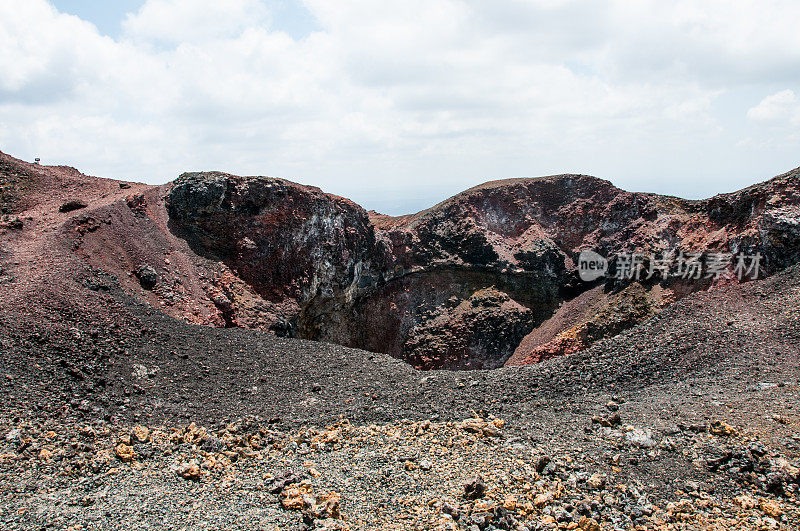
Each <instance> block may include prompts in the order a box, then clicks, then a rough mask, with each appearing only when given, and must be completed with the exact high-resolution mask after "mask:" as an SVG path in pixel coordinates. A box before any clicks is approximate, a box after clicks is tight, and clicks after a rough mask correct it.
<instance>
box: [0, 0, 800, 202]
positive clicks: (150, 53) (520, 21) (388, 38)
mask: <svg viewBox="0 0 800 531" xmlns="http://www.w3.org/2000/svg"><path fill="white" fill-rule="evenodd" d="M270 1H273V0H269V1H268V0H264V1H257V0H234V1H231V2H211V1H207V0H206V1H200V0H193V1H189V0H148V1H147V2H146V3H145V4H144V5H143V6H142V8H141V9H140V10H139V11H138V12H137V13H132V14H130V15H128V17H127V18H126V19H125V20H124V22H123V34H122V36H121V37H120V38H119V39H118V40H113V39H111V38H108V37H103V36H101V35H99V34H98V33H97V30H96V29H95V28H94V26H92V25H91V24H89V23H87V22H84V21H81V20H80V19H78V18H76V17H73V16H68V15H64V14H60V13H58V12H57V11H56V10H55V9H53V8H52V7H51V6H50V5H49V4H48V3H46V2H45V1H44V0H29V1H27V2H25V3H22V4H18V5H14V6H12V5H10V4H11V3H10V2H6V3H0V71H2V72H3V75H2V76H0V149H2V150H3V151H7V152H10V153H12V154H16V155H18V156H23V157H27V158H32V157H33V156H42V157H43V159H44V160H45V161H48V160H50V161H58V162H66V163H71V164H74V165H76V166H79V167H81V168H82V169H86V170H88V171H90V172H94V173H96V174H101V175H106V176H111V177H114V176H116V177H120V178H123V177H124V178H138V179H145V180H148V181H150V182H163V181H165V180H167V179H171V178H174V177H175V176H176V175H177V174H178V173H179V172H180V171H184V170H188V169H212V168H213V169H224V170H229V171H233V172H239V173H267V174H271V175H279V176H283V177H287V178H293V179H296V180H300V181H303V182H308V183H311V184H317V185H320V186H322V187H323V188H325V189H327V190H330V191H333V192H336V193H340V194H344V195H351V196H353V198H354V199H356V200H359V201H362V202H365V203H367V206H376V207H378V208H381V207H382V205H386V206H387V207H391V203H390V201H389V200H387V199H386V197H385V196H386V193H385V192H380V191H379V190H380V188H381V187H383V188H384V189H393V190H397V191H398V194H400V195H403V196H404V197H409V196H410V195H413V194H415V193H416V194H417V195H418V196H419V200H418V201H417V203H416V206H417V207H419V208H421V207H424V206H427V205H429V204H431V203H432V202H435V201H436V200H438V199H441V196H440V194H442V193H443V190H447V191H450V192H456V191H458V190H459V189H462V188H465V187H467V186H469V185H472V184H475V183H477V182H480V181H482V180H486V179H489V178H497V177H510V176H518V175H530V174H544V173H552V172H564V171H582V172H588V173H594V174H599V175H601V176H603V177H607V178H612V179H613V180H614V181H615V182H617V183H618V184H620V185H622V186H626V187H629V188H635V189H648V190H652V191H662V192H669V193H674V194H679V195H690V196H692V195H693V196H697V195H705V194H708V193H711V192H714V191H723V190H728V189H730V188H731V187H732V186H735V185H737V184H745V183H746V182H747V181H752V180H753V179H755V178H756V177H767V176H769V175H770V174H771V173H778V172H779V171H781V170H783V169H786V167H788V166H790V165H796V163H797V161H796V160H795V158H796V153H797V149H796V148H797V147H800V146H798V145H797V140H796V135H795V136H794V137H787V136H785V135H784V138H795V140H793V141H792V142H794V143H793V144H791V143H790V144H788V145H786V146H785V147H784V148H782V149H783V151H781V152H776V151H775V150H774V149H772V150H769V152H768V153H767V151H764V152H763V153H759V152H757V150H756V149H755V148H752V147H751V148H748V149H747V150H745V149H742V145H743V144H742V143H741V142H742V141H741V139H742V138H748V139H749V140H748V143H747V145H748V146H757V145H765V144H764V143H765V142H766V143H768V142H769V140H770V138H771V137H770V135H771V134H773V133H771V132H769V131H767V130H766V129H765V128H763V127H759V126H758V124H761V123H764V121H765V119H779V118H781V116H784V117H785V116H789V117H791V116H794V117H795V118H790V121H789V122H786V123H790V124H791V123H794V124H795V125H796V124H797V122H791V120H796V119H797V118H796V117H797V107H798V104H797V102H796V101H794V100H792V101H785V100H786V98H788V97H789V96H787V95H786V94H790V95H791V97H792V98H794V92H792V88H793V89H795V90H800V67H799V66H800V35H799V34H798V32H795V31H794V29H793V25H794V23H793V21H796V20H798V19H800V5H797V4H796V3H794V2H778V1H772V0H765V2H766V4H765V2H758V3H757V2H752V1H744V0H740V1H738V2H735V3H732V2H722V1H705V2H696V1H691V2H689V1H677V2H663V1H656V0H648V1H644V2H636V3H631V2H627V1H623V0H608V1H606V2H596V1H589V0H574V1H570V0H539V1H535V2H529V1H521V0H504V1H498V2H492V3H487V2H482V1H478V0H438V1H433V0H427V1H423V0H406V1H403V2H374V1H368V0H340V1H337V2H329V1H326V0H306V1H305V2H304V6H305V8H306V9H307V10H308V11H309V12H310V13H311V15H312V16H313V17H314V18H315V19H316V21H317V23H318V26H319V28H320V29H319V31H315V32H313V33H311V34H309V35H307V36H304V37H303V38H292V37H290V36H289V34H288V33H286V32H283V31H281V28H280V27H273V25H272V24H273V22H272V20H273V18H272V16H271V13H270V7H271V5H272V4H270ZM282 1H287V0H282ZM776 85H777V86H778V87H781V88H783V87H791V88H789V89H788V90H786V91H783V92H779V93H777V94H775V93H774V92H775V90H776V88H775V86H776ZM754 90H759V91H761V92H760V94H773V96H770V97H768V98H765V99H764V101H762V102H761V104H759V105H758V106H756V107H754V108H753V109H750V111H747V109H748V107H749V106H751V105H752V100H751V99H750V98H751V97H752V96H751V94H752V92H753V91H754ZM782 98H783V99H782ZM745 113H747V115H748V117H749V118H751V120H749V121H748V122H747V123H745V124H741V123H732V122H734V121H732V120H731V119H730V117H731V116H744V114H745ZM792 113H794V114H792ZM731 171H737V172H739V173H737V174H736V177H735V178H736V179H738V181H737V182H736V183H733V184H732V183H731V182H730V179H731ZM676 175H685V176H686V178H685V179H683V180H680V179H679V180H674V179H673V180H669V181H667V180H662V178H663V177H667V176H670V177H674V176H676ZM700 176H702V177H704V178H703V179H698V178H697V177H700ZM698 183H701V184H698ZM428 189H430V190H431V191H426V190H428ZM434 190H435V191H434ZM434 194H435V195H434Z"/></svg>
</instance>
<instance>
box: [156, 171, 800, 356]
mask: <svg viewBox="0 0 800 531" xmlns="http://www.w3.org/2000/svg"><path fill="white" fill-rule="evenodd" d="M797 185H798V179H797V173H796V172H794V173H791V174H787V175H785V176H781V177H778V178H776V179H773V180H772V181H769V182H768V183H764V184H762V185H758V186H755V187H751V188H748V189H746V190H742V191H740V192H737V193H735V194H728V195H723V196H717V197H715V198H712V199H709V200H706V201H688V200H682V199H677V198H670V197H661V196H656V195H651V194H634V193H629V192H625V191H623V190H619V189H618V188H616V187H614V186H613V185H611V183H609V182H607V181H603V180H600V179H596V178H593V177H587V176H581V175H563V176H555V177H546V178H540V179H515V180H508V181H497V182H491V183H486V184H484V185H481V186H478V187H476V188H473V189H470V190H468V191H466V192H464V193H462V194H459V195H457V196H455V197H453V198H451V199H449V200H447V201H445V202H443V203H441V204H439V205H437V206H435V207H433V208H431V209H429V210H427V211H424V212H421V213H419V214H415V215H410V216H403V217H399V218H393V217H389V216H384V215H380V214H377V213H371V215H370V216H369V217H368V215H367V213H366V212H364V211H363V210H362V209H361V208H360V207H358V206H357V205H354V204H352V203H350V202H348V201H345V200H343V199H341V198H338V197H334V196H329V195H326V194H323V193H322V192H320V191H319V190H317V189H314V188H308V187H303V186H300V185H295V184H293V183H288V182H286V181H281V180H277V179H265V178H240V177H234V176H229V175H224V174H191V175H186V176H182V177H181V179H179V180H178V181H176V183H175V184H174V185H173V188H172V190H171V192H170V194H169V198H168V204H169V211H170V216H171V219H172V221H173V223H174V226H175V227H176V228H178V226H179V228H178V230H180V231H183V233H184V234H185V235H186V238H187V240H188V241H190V242H194V243H193V248H195V249H197V250H198V252H199V253H201V254H203V255H206V256H209V257H218V258H219V259H221V260H222V261H223V262H224V263H225V264H226V265H228V266H229V267H230V268H231V270H232V271H233V272H234V273H235V274H236V275H238V277H239V278H241V279H242V280H243V281H244V282H246V283H247V285H248V286H250V287H251V288H252V289H253V290H254V291H255V292H256V293H258V294H259V296H261V297H262V298H264V299H265V300H267V301H271V302H274V303H277V302H280V301H284V302H285V301H286V300H287V299H288V300H291V301H292V304H291V309H290V311H289V312H288V313H287V314H285V315H283V316H282V317H281V318H282V319H283V321H284V322H285V323H287V329H289V330H291V331H292V333H294V334H296V335H298V336H300V337H306V338H310V339H318V340H324V341H330V342H336V343H341V344H344V345H348V346H355V347H361V348H365V349H367V350H372V351H380V352H386V353H389V354H392V355H393V356H396V357H399V358H401V359H404V360H406V361H408V362H410V363H412V364H414V365H415V366H417V367H420V368H451V369H452V368H491V367H497V366H500V365H502V364H504V363H531V362H537V361H541V360H543V359H547V358H549V357H552V356H556V355H561V354H564V353H569V352H573V351H576V350H580V349H583V348H586V347H587V346H588V345H590V344H591V343H592V342H594V341H596V340H598V339H601V338H603V337H608V336H609V335H614V334H616V333H619V332H620V331H622V330H624V329H626V328H629V327H630V326H634V325H635V324H636V323H638V322H640V321H641V320H643V319H646V318H647V317H649V316H650V315H652V314H654V313H656V312H657V311H658V310H659V309H660V308H662V307H663V306H665V305H666V304H668V303H670V302H672V301H674V300H676V299H677V298H680V297H682V296H684V295H686V294H687V293H690V292H692V291H694V290H698V289H707V288H708V287H709V286H710V282H708V281H705V282H696V283H694V284H692V285H687V284H685V283H683V284H680V283H676V282H674V281H664V282H661V283H659V284H656V283H655V282H651V283H647V284H646V285H644V286H642V285H640V284H639V283H638V282H635V283H633V284H634V285H635V286H639V288H637V289H633V288H626V285H628V283H627V282H616V281H608V282H607V286H606V288H604V290H602V291H601V292H600V293H599V295H598V296H597V297H596V300H595V303H596V305H595V307H594V309H593V310H592V311H590V312H589V313H588V314H586V315H582V316H581V318H580V319H577V320H573V321H565V324H569V327H567V328H563V327H562V328H558V327H556V328H555V329H554V330H552V332H551V333H550V335H549V336H548V335H547V334H544V335H543V334H541V333H539V334H538V335H539V336H541V337H539V338H538V340H537V341H536V342H535V343H536V344H535V345H534V346H531V347H530V350H529V351H528V352H525V351H524V350H523V351H520V348H523V349H524V348H525V347H524V345H526V344H527V345H529V346H530V344H531V342H530V341H528V342H525V341H523V338H524V337H525V336H527V335H529V334H530V333H533V334H534V335H536V333H537V331H538V330H539V329H540V327H541V326H543V325H544V324H546V323H547V322H548V321H550V322H553V319H554V318H555V319H556V321H558V319H557V317H558V315H559V311H561V310H560V309H559V308H560V307H561V306H562V305H563V304H564V303H565V302H568V301H569V300H571V299H572V298H574V297H575V296H577V295H579V294H580V293H581V292H582V291H584V290H585V289H588V288H590V287H592V286H591V285H589V284H585V283H582V282H580V281H579V280H578V279H577V277H576V275H575V271H574V270H575V259H576V256H577V253H578V252H579V251H580V250H582V249H587V248H591V249H595V250H596V251H598V252H600V253H601V254H603V255H605V256H614V255H615V254H617V253H621V252H640V253H643V254H660V253H663V252H668V251H672V252H676V253H677V252H680V251H684V252H687V253H688V252H705V251H727V252H732V253H737V252H747V253H754V252H761V253H762V254H763V255H764V256H765V257H766V261H765V265H766V268H767V271H768V272H769V271H775V270H778V269H780V268H783V267H785V266H787V265H789V264H790V263H792V261H793V260H796V259H797V256H798V248H800V245H798V244H799V243H800V240H798V231H797V219H798V216H797V207H798V205H797V198H798V195H797ZM235 307H236V304H235V302H234V303H233V308H234V309H233V313H234V314H235V312H236V310H235ZM515 351H516V352H515ZM512 353H513V354H514V356H513V357H512Z"/></svg>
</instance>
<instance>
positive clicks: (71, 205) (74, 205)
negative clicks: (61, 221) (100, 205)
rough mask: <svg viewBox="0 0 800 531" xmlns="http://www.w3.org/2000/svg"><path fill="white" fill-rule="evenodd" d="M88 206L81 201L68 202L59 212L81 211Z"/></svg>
mask: <svg viewBox="0 0 800 531" xmlns="http://www.w3.org/2000/svg"><path fill="white" fill-rule="evenodd" d="M87 206H88V205H87V204H86V203H85V202H84V201H81V200H80V199H72V200H70V201H67V202H66V203H64V204H63V205H61V206H60V207H59V208H58V211H59V212H72V211H73V210H80V209H81V208H86V207H87Z"/></svg>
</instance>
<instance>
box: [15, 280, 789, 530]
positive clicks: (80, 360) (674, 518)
mask: <svg viewBox="0 0 800 531" xmlns="http://www.w3.org/2000/svg"><path fill="white" fill-rule="evenodd" d="M798 274H799V273H798V271H797V270H796V269H791V270H788V271H786V272H784V273H781V274H778V275H776V276H774V277H772V278H770V279H767V280H765V281H760V282H754V283H751V284H748V285H745V286H740V287H732V288H728V289H722V290H717V291H713V292H708V293H700V294H698V295H696V296H694V297H692V298H689V299H685V300H683V301H681V302H679V303H677V304H676V305H674V306H673V307H671V308H669V309H668V310H666V311H665V312H664V313H662V314H660V315H658V316H656V317H655V318H653V319H651V320H649V321H647V322H645V323H643V324H642V325H640V326H638V327H636V328H634V329H632V330H631V331H629V332H626V333H623V334H622V335H620V336H618V337H616V338H613V339H611V340H607V341H604V342H601V343H600V344H597V345H595V346H593V347H592V348H591V349H589V350H587V351H584V352H581V353H578V354H574V355H571V356H567V357H563V358H558V359H553V360H550V361H548V362H545V363H542V364H539V365H535V366H529V367H519V368H505V369H499V370H493V371H470V372H449V371H431V372H420V371H416V370H414V369H412V368H411V367H409V366H407V365H405V364H403V363H401V362H399V361H397V360H394V359H392V358H390V357H388V356H384V355H380V354H372V353H367V352H363V351H358V350H352V349H347V348H343V347H339V346H336V345H326V344H319V343H313V342H305V341H299V340H289V339H280V338H275V337H273V336H271V335H269V334H267V333H262V332H257V331H249V330H241V329H209V328H205V327H198V326H192V325H188V324H186V323H184V322H182V321H178V320H175V319H171V318H169V317H165V316H164V315H162V314H161V313H159V312H157V311H154V310H153V309H151V308H148V307H145V306H143V305H140V304H138V303H136V302H134V301H132V300H131V299H129V298H128V297H127V296H125V295H123V294H122V293H121V292H120V291H119V290H118V289H117V288H116V287H114V285H113V284H114V283H113V281H110V280H109V279H103V278H99V277H96V276H95V277H92V276H90V277H87V278H84V279H81V282H82V283H83V285H84V286H85V285H87V282H86V281H87V280H90V282H88V285H91V286H94V285H93V284H92V282H91V280H92V279H93V280H95V281H98V282H101V283H102V282H105V284H104V288H103V289H98V290H97V291H94V290H92V289H88V288H84V289H86V291H87V292H88V294H87V295H86V297H85V298H86V302H85V304H86V306H85V307H82V306H80V305H79V306H78V307H76V306H75V305H71V304H68V303H67V302H66V301H65V302H64V303H63V305H60V306H59V305H56V306H55V307H54V306H53V303H52V301H53V300H54V298H53V296H52V294H47V293H42V294H40V295H37V294H31V296H30V299H29V300H27V302H26V304H27V306H26V307H27V310H22V309H21V308H16V309H7V310H5V311H4V314H3V315H2V321H3V336H2V345H3V349H2V352H3V359H2V366H3V370H2V372H3V377H2V384H0V385H2V392H3V396H5V397H8V400H6V401H4V403H3V414H2V419H3V420H2V426H0V437H2V443H0V455H1V457H0V483H2V486H3V488H2V492H3V494H2V498H0V508H2V513H0V522H2V526H3V527H4V528H7V529H31V528H39V527H42V528H46V527H48V526H50V527H52V528H69V527H71V528H73V529H114V528H123V527H124V528H130V527H131V526H137V527H144V528H156V527H161V526H163V527H164V528H172V529H183V528H186V529H191V528H204V527H205V528H232V529H289V528H298V529H299V528H313V527H328V528H332V529H335V528H337V527H343V528H349V529H384V528H397V529H407V528H408V529H411V528H417V529H429V528H437V527H442V528H451V527H456V528H466V529H474V528H475V527H473V526H477V528H478V529H493V528H494V529H504V528H510V529H524V528H525V527H527V528H528V529H555V528H561V529H575V528H581V529H594V527H592V526H594V525H595V523H596V524H597V525H599V526H600V527H601V528H610V529H613V528H621V529H626V528H632V527H633V526H643V527H642V528H670V526H672V527H671V528H690V529H691V528H708V527H709V526H712V525H717V526H718V528H720V529H726V528H731V527H736V526H739V527H741V528H770V527H773V528H779V527H782V528H785V529H791V528H796V527H797V526H798V525H800V521H799V520H798V519H797V518H798V514H797V507H798V505H797V497H796V496H797V481H798V472H797V470H798V468H797V466H798V464H799V463H798V461H797V458H798V455H800V451H799V450H798V449H799V448H800V433H798V418H797V412H796V411H795V409H794V407H795V406H794V405H795V404H797V403H798V401H797V395H798V384H799V383H800V378H799V375H798V363H797V362H798V344H800V343H798V333H800V332H798V330H800V329H798V326H797V325H798V318H799V317H800V312H798V304H797V303H798V299H800V287H798V282H797V276H798ZM106 288H107V289H106ZM38 296H41V297H43V298H46V300H47V301H50V302H49V303H48V304H41V305H40V304H36V298H37V297H38ZM93 308H95V309H94V310H93ZM98 309H102V312H101V311H99V310H98ZM12 310H13V312H12ZM111 315H113V316H114V318H113V319H110V318H105V321H104V320H103V319H104V318H103V317H102V316H111ZM615 415H619V421H618V423H617V419H616V418H615ZM476 417H479V418H480V419H483V420H480V421H468V422H467V423H466V426H467V427H466V428H465V427H464V426H465V424H463V421H464V420H465V419H470V418H476ZM243 418H244V419H245V421H242V420H237V419H243ZM492 419H503V422H500V421H499V420H498V421H497V422H496V424H497V425H498V426H501V427H498V428H497V429H496V430H493V429H491V428H490V432H491V433H487V432H486V431H485V430H484V429H483V428H482V427H481V426H482V423H488V424H487V426H488V425H490V424H491V422H492ZM191 423H194V425H195V426H196V427H197V426H200V427H204V428H203V429H204V430H207V431H208V432H210V433H213V434H214V435H213V437H211V436H209V437H207V438H205V439H204V438H203V437H200V438H194V436H192V437H189V439H188V441H187V440H185V439H182V438H181V437H182V436H181V435H180V434H181V433H184V434H185V433H186V432H187V426H189V425H190V424H191ZM337 423H339V425H338V427H336V426H334V425H335V424H337ZM472 423H477V426H478V427H477V428H475V427H474V426H473V427H469V426H470V424H472ZM428 424H429V425H430V426H429V427H427V428H424V429H421V428H420V426H423V425H428ZM135 425H144V426H148V427H149V428H150V429H151V431H152V432H155V433H158V434H163V435H157V436H156V438H155V439H152V438H150V439H147V441H146V442H143V443H141V442H140V443H134V442H133V441H129V440H128V439H126V437H128V438H129V437H130V435H129V434H130V431H131V428H132V427H133V426H135ZM243 425H244V427H242V426H243ZM491 425H493V424H491ZM604 425H605V426H604ZM726 426H731V427H733V431H731V432H730V433H727V432H728V431H729V430H728V429H727V428H726ZM331 427H332V429H328V428H331ZM89 428H91V429H89ZM176 430H178V431H176ZM193 430H194V428H192V429H189V430H188V431H189V432H192V431H193ZM50 431H52V432H54V433H55V435H52V434H48V432H50ZM331 431H336V432H338V434H337V436H336V437H335V439H336V440H335V441H334V442H331V441H328V442H325V443H324V444H322V443H320V440H321V439H325V438H326V437H328V436H325V435H324V434H325V433H329V432H331ZM712 431H713V432H716V433H712ZM176 433H178V435H175V434H176ZM87 434H89V435H87ZM245 435H246V436H245ZM251 435H254V436H256V438H257V441H256V442H255V444H253V441H251V440H250V438H249V436H251ZM243 436H245V437H244V439H245V440H244V441H243V440H242V437H243ZM170 437H172V440H171V441H170ZM165 438H166V440H164V439H165ZM328 438H329V437H328ZM220 441H224V442H220ZM125 442H130V443H131V444H130V445H128V446H129V447H130V449H131V451H132V454H131V455H128V454H127V453H126V452H125V451H124V450H123V451H122V453H121V454H120V453H119V452H118V448H119V446H118V445H119V444H120V443H121V444H124V443H125ZM545 457H548V458H550V460H551V461H552V463H553V465H552V466H549V468H548V466H545V465H542V463H543V462H544V461H543V458H545ZM191 464H197V471H196V472H197V474H196V479H191V478H192V477H194V476H193V474H191V473H190V474H188V477H190V479H184V478H183V477H181V475H179V472H180V471H181V470H183V469H184V468H187V465H191ZM423 465H424V466H423ZM182 467H183V468H182ZM311 469H314V472H310V470H311ZM288 472H292V473H293V474H294V477H293V478H291V479H292V480H293V481H294V482H293V483H290V487H286V488H290V489H295V490H286V488H285V489H284V490H286V493H287V494H283V496H284V498H281V495H282V494H280V493H279V492H278V491H277V490H276V488H275V485H274V483H275V482H274V481H273V478H275V477H281V476H283V475H286V474H287V473H288ZM317 473H319V475H317ZM478 475H480V476H481V477H482V481H483V482H485V484H486V488H487V490H486V492H485V493H483V495H482V496H480V497H478V498H477V499H467V498H466V497H465V495H464V484H465V483H467V482H468V481H470V478H474V477H475V476H478ZM592 478H594V479H592ZM295 480H296V481H295ZM598 482H599V483H598ZM290 494H291V495H292V496H293V498H291V499H289V495H290ZM331 497H333V499H334V500H338V502H337V503H338V504H337V507H336V514H337V515H338V518H336V519H334V518H330V514H328V513H330V511H328V513H326V506H327V505H329V504H328V501H330V499H331ZM282 499H286V500H289V501H287V502H282ZM292 500H294V501H292ZM537 500H538V501H537ZM587 507H588V509H587ZM448 513H453V514H448ZM523 526H524V527H523ZM576 526H578V527H576ZM580 526H583V527H580Z"/></svg>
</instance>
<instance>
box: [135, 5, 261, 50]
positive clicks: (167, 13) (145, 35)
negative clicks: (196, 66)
mask: <svg viewBox="0 0 800 531" xmlns="http://www.w3.org/2000/svg"><path fill="white" fill-rule="evenodd" d="M268 21H269V12H268V11H267V9H266V7H265V6H264V4H262V3H260V2H259V1H258V0H225V1H224V2H220V1H209V0H205V1H202V0H148V1H147V2H145V4H144V5H143V6H142V7H141V9H140V10H139V11H138V12H137V13H130V14H128V16H127V17H126V18H125V21H124V22H123V24H122V27H123V29H124V31H125V34H126V37H129V38H132V39H134V40H137V41H151V42H156V43H170V44H179V43H185V42H192V43H193V42H206V41H209V40H215V39H220V38H226V37H227V38H230V37H232V38H235V37H238V36H239V34H240V33H241V32H242V30H243V29H244V28H247V27H250V26H253V25H258V24H265V23H268Z"/></svg>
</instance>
